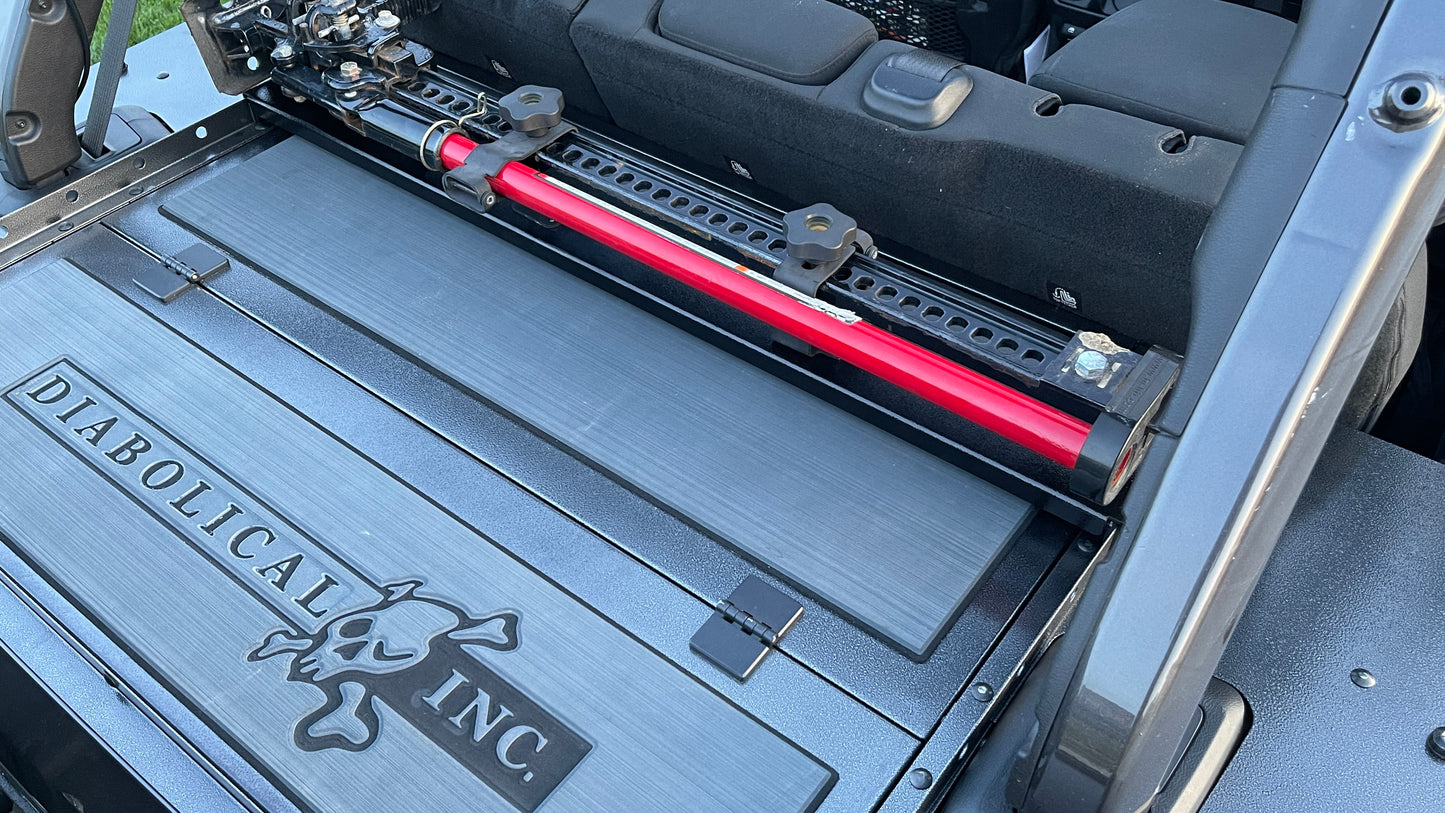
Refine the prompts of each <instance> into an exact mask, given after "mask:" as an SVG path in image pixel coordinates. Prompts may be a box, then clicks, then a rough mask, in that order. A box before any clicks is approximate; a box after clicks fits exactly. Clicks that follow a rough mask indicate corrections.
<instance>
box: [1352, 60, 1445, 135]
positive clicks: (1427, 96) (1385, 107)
mask: <svg viewBox="0 0 1445 813" xmlns="http://www.w3.org/2000/svg"><path fill="white" fill-rule="evenodd" d="M1378 93H1379V96H1378V97H1377V98H1378V102H1377V103H1376V104H1375V105H1374V106H1373V107H1372V108H1371V109H1370V114H1371V115H1372V116H1373V117H1374V118H1375V120H1376V121H1377V122H1379V123H1380V124H1383V125H1385V126H1386V127H1389V128H1390V129H1392V130H1396V131H1407V130H1415V129H1419V128H1421V127H1424V126H1425V125H1427V124H1429V123H1430V122H1432V121H1434V120H1435V119H1436V118H1438V117H1439V115H1440V112H1441V110H1442V109H1445V90H1442V89H1441V87H1440V83H1439V82H1438V81H1436V79H1435V77H1433V76H1430V75H1428V74H1424V73H1404V74H1401V75H1399V76H1397V77H1395V78H1394V79H1391V80H1390V81H1389V82H1387V83H1386V84H1385V86H1384V88H1383V89H1382V90H1380V91H1378Z"/></svg>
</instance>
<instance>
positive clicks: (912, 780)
mask: <svg viewBox="0 0 1445 813" xmlns="http://www.w3.org/2000/svg"><path fill="white" fill-rule="evenodd" d="M908 784H910V785H912V786H913V787H914V789H916V790H928V789H929V788H930V787H932V786H933V774H932V773H929V772H928V770H927V769H926V768H914V769H913V770H911V771H909V772H908Z"/></svg>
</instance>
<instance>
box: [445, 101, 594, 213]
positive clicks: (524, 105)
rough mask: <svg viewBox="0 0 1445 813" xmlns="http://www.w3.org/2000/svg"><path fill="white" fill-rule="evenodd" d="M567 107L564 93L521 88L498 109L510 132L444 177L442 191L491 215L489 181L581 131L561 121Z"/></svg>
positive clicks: (479, 147) (494, 196) (492, 198)
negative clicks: (573, 133) (489, 212)
mask: <svg viewBox="0 0 1445 813" xmlns="http://www.w3.org/2000/svg"><path fill="white" fill-rule="evenodd" d="M563 106H564V100H563V97H562V91H560V90H557V89H556V88H547V87H541V86H539V85H523V86H522V87H519V88H517V89H516V90H514V91H512V92H511V93H508V94H507V95H506V96H503V97H502V98H501V99H499V100H498V101H497V108H498V111H499V112H500V113H501V115H502V119H503V120H504V121H506V122H507V123H508V124H510V125H511V127H512V129H511V130H509V131H508V132H506V133H504V134H502V136H501V137H500V138H498V139H496V140H495V141H491V142H488V143H486V144H479V145H477V147H476V149H474V150H472V151H471V152H470V153H469V154H468V155H467V160H466V161H465V162H464V163H462V164H461V165H460V166H458V167H456V168H454V169H452V170H450V171H448V172H446V173H444V174H443V175H442V191H444V192H446V194H447V197H449V198H451V199H452V200H454V201H456V202H457V203H460V204H461V205H463V206H465V207H467V208H468V209H472V210H475V211H478V212H486V211H489V210H490V209H491V208H492V207H493V206H495V205H496V203H497V194H496V193H495V192H493V191H492V184H491V179H492V178H495V177H497V173H499V172H501V171H502V167H504V166H506V165H507V164H510V163H512V162H513V161H522V160H525V159H527V158H531V157H532V156H534V155H536V154H537V153H539V152H541V151H542V150H544V149H546V148H547V147H548V146H550V145H551V144H553V143H554V142H556V141H557V139H559V138H561V137H562V136H565V135H567V134H568V133H571V132H573V131H575V130H576V129H577V128H576V127H574V126H572V125H571V124H568V123H566V122H564V121H562V108H563ZM444 140H445V137H443V138H439V139H437V140H436V144H437V146H436V148H435V149H434V150H432V151H433V152H439V151H440V149H441V142H442V141H444ZM427 146H428V147H430V145H427Z"/></svg>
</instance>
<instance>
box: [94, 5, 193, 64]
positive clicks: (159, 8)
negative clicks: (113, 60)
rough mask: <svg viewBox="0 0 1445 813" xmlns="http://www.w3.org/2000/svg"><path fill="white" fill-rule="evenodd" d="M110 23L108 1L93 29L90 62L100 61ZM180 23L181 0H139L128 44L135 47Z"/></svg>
mask: <svg viewBox="0 0 1445 813" xmlns="http://www.w3.org/2000/svg"><path fill="white" fill-rule="evenodd" d="M109 21H110V0H105V5H104V6H103V7H102V8H101V12H100V25H98V26H96V27H95V36H94V37H93V38H92V39H91V41H90V61H91V62H99V61H100V51H101V48H102V47H103V46H104V44H105V31H106V28H108V27H109V26H108V23H109ZM180 21H181V0H140V6H139V7H137V8H136V12H135V25H134V26H132V27H131V30H130V44H131V45H135V44H136V43H137V42H140V41H141V40H143V39H146V38H147V37H151V36H154V35H156V34H159V33H160V32H162V31H164V30H166V29H167V28H170V27H171V26H173V25H176V24H178V23H180Z"/></svg>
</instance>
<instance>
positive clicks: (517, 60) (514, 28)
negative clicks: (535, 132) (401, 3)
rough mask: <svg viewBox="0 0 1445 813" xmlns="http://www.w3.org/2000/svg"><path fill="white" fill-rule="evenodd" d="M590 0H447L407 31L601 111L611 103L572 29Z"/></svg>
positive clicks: (444, 51)
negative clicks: (590, 70) (603, 96)
mask: <svg viewBox="0 0 1445 813" xmlns="http://www.w3.org/2000/svg"><path fill="white" fill-rule="evenodd" d="M586 2H587V0H447V1H446V2H443V3H442V4H441V8H439V9H438V10H437V11H435V12H433V13H431V14H429V15H427V16H425V17H422V18H420V19H417V20H415V21H413V22H411V23H408V24H407V27H406V33H407V34H408V35H409V36H411V37H413V38H414V39H416V40H417V41H419V42H424V43H426V44H427V45H428V46H430V47H432V48H434V49H436V50H437V51H438V52H439V53H442V54H444V55H446V56H449V57H451V58H453V59H455V60H458V61H460V62H462V63H465V64H468V65H475V66H477V67H479V68H482V69H484V70H488V71H491V72H493V73H495V74H497V75H499V76H501V77H503V78H504V79H508V80H513V81H515V82H516V83H517V84H533V85H544V86H547V87H556V88H561V89H562V90H563V92H565V93H566V95H567V106H568V107H569V108H572V109H576V110H583V111H586V112H587V113H591V114H593V115H595V116H606V114H607V109H606V108H605V107H604V106H603V104H602V99H601V97H599V96H598V95H597V89H596V88H595V87H594V86H593V84H592V78H591V76H590V75H588V73H587V69H586V67H584V66H583V64H582V58H581V57H580V56H578V54H577V49H576V48H575V47H574V46H573V45H572V38H571V36H570V34H569V33H568V32H569V30H570V29H571V27H572V20H573V19H574V18H576V16H577V14H578V12H580V11H581V10H582V6H583V4H584V3H586Z"/></svg>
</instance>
